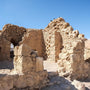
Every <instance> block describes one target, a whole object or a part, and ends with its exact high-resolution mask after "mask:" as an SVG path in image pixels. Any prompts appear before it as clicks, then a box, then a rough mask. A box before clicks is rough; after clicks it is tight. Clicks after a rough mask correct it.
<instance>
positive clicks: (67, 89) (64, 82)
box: [42, 61, 90, 90]
mask: <svg viewBox="0 0 90 90" xmlns="http://www.w3.org/2000/svg"><path fill="white" fill-rule="evenodd" d="M44 69H45V70H47V71H48V73H49V80H50V82H49V83H48V84H49V85H47V87H44V88H42V90H77V88H76V87H75V86H74V85H72V81H71V80H70V79H69V78H64V77H61V76H59V75H58V73H57V63H55V62H53V61H44ZM79 82H80V83H82V84H84V85H85V89H86V90H90V82H85V81H83V82H81V81H79Z"/></svg>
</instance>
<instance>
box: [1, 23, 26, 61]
mask: <svg viewBox="0 0 90 90" xmlns="http://www.w3.org/2000/svg"><path fill="white" fill-rule="evenodd" d="M25 32H26V29H25V28H23V27H19V26H16V25H12V24H6V25H5V26H4V27H3V30H2V31H1V32H0V60H10V59H11V58H10V49H11V43H12V44H13V45H14V46H16V45H18V44H19V42H20V41H21V40H22V37H23V35H24V33H25Z"/></svg>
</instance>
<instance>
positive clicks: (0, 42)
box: [0, 35, 10, 61]
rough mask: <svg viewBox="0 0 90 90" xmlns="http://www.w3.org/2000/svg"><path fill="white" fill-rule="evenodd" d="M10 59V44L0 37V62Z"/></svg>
mask: <svg viewBox="0 0 90 90" xmlns="http://www.w3.org/2000/svg"><path fill="white" fill-rule="evenodd" d="M9 59H10V42H9V41H8V40H6V39H5V38H2V36H1V35H0V61H3V60H9Z"/></svg>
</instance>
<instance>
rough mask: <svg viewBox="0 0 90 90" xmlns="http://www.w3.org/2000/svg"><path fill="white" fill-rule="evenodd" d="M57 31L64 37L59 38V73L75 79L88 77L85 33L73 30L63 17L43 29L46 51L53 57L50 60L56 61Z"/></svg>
mask: <svg viewBox="0 0 90 90" xmlns="http://www.w3.org/2000/svg"><path fill="white" fill-rule="evenodd" d="M55 32H59V33H60V35H61V38H62V39H59V38H57V41H58V44H60V47H59V49H58V51H59V52H60V54H58V55H57V56H59V59H58V60H57V62H58V72H59V74H60V75H63V76H68V75H70V76H71V77H72V78H74V79H75V78H76V79H82V78H86V77H88V76H89V73H88V69H89V66H88V65H87V64H86V63H85V61H84V47H85V46H84V40H85V38H84V35H83V34H79V31H78V30H75V31H73V28H72V27H71V26H70V25H69V23H67V22H65V21H64V19H63V18H58V19H55V20H53V21H52V22H50V23H49V24H48V26H47V27H46V28H45V30H44V31H43V33H44V39H45V45H46V53H47V55H48V58H49V57H51V58H49V59H48V60H50V59H51V60H52V61H55V55H56V53H55V52H56V50H55V47H56V45H55V41H56V40H55V34H54V33H55ZM50 36H51V38H50ZM49 38H50V39H49ZM60 41H61V42H60ZM50 42H52V43H50ZM49 44H50V45H52V46H53V48H52V50H50V48H51V47H49V48H48V46H50V45H49ZM52 53H53V55H52ZM86 65H87V66H86ZM78 66H79V67H78Z"/></svg>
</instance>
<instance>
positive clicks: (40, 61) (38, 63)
mask: <svg viewBox="0 0 90 90" xmlns="http://www.w3.org/2000/svg"><path fill="white" fill-rule="evenodd" d="M43 70H44V67H43V58H42V57H37V58H36V72H39V71H43Z"/></svg>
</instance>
